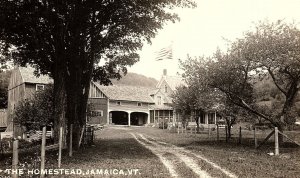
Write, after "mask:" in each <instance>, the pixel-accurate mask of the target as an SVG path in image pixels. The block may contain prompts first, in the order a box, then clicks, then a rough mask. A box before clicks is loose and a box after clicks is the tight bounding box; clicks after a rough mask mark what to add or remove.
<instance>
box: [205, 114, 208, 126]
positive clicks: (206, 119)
mask: <svg viewBox="0 0 300 178" xmlns="http://www.w3.org/2000/svg"><path fill="white" fill-rule="evenodd" d="M205 124H208V113H205Z"/></svg>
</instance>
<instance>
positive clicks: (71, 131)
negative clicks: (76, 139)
mask: <svg viewBox="0 0 300 178" xmlns="http://www.w3.org/2000/svg"><path fill="white" fill-rule="evenodd" d="M69 132H70V145H69V156H70V157H72V156H73V150H72V149H73V148H72V147H73V140H72V139H73V124H71V125H70V130H69Z"/></svg>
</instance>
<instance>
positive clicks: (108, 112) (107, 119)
mask: <svg viewBox="0 0 300 178" xmlns="http://www.w3.org/2000/svg"><path fill="white" fill-rule="evenodd" d="M106 104H107V116H106V122H107V125H109V124H111V123H110V122H109V121H110V109H109V99H107V103H106Z"/></svg>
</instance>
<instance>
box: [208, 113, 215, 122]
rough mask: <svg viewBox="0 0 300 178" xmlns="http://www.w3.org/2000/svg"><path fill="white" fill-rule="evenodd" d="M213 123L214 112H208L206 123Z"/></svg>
mask: <svg viewBox="0 0 300 178" xmlns="http://www.w3.org/2000/svg"><path fill="white" fill-rule="evenodd" d="M214 123H215V113H208V124H214Z"/></svg>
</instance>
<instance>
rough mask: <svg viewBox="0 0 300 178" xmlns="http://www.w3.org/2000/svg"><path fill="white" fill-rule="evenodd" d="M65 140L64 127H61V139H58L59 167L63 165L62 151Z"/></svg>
mask: <svg viewBox="0 0 300 178" xmlns="http://www.w3.org/2000/svg"><path fill="white" fill-rule="evenodd" d="M62 140H63V128H62V127H60V128H59V141H58V168H60V166H61V153H62V144H63V142H62Z"/></svg>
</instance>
